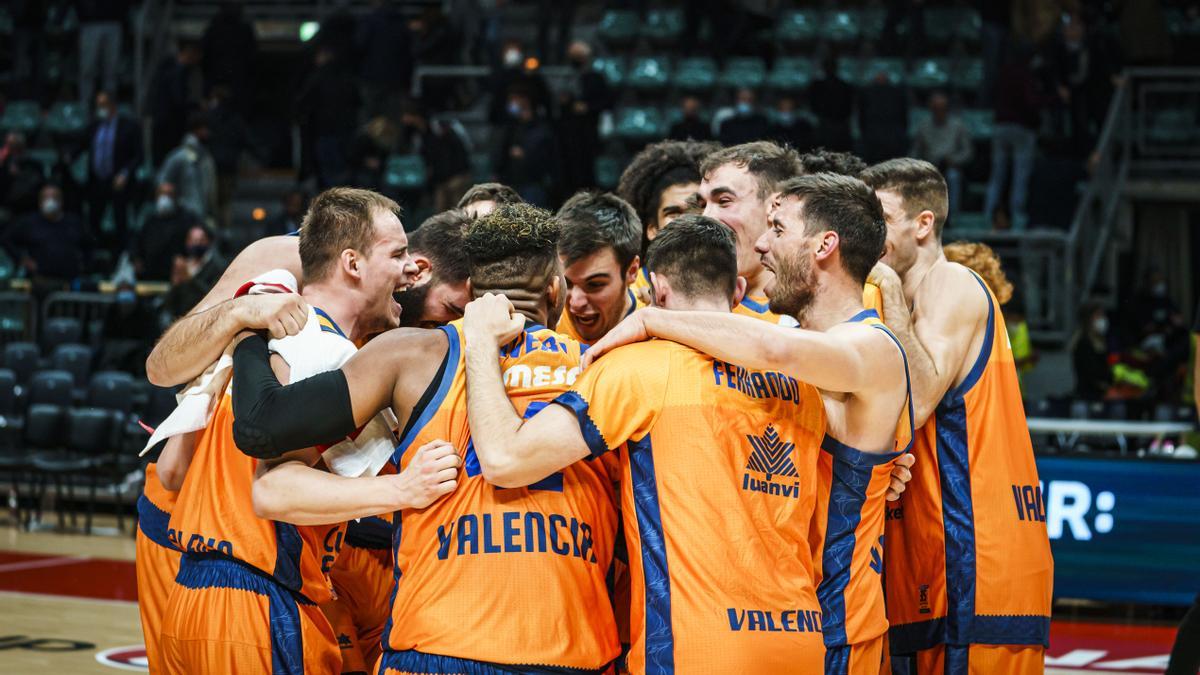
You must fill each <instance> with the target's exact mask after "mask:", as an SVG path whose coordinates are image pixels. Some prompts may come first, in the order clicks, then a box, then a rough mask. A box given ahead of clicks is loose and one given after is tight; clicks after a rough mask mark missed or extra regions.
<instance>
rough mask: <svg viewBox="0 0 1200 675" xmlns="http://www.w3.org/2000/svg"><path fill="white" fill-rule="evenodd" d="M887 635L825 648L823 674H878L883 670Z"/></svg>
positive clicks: (883, 671)
mask: <svg viewBox="0 0 1200 675" xmlns="http://www.w3.org/2000/svg"><path fill="white" fill-rule="evenodd" d="M886 647H887V635H886V634H884V635H880V636H879V637H877V638H875V639H873V640H867V641H866V642H857V643H855V644H852V645H841V646H840V647H826V648H825V675H880V673H885V672H890V671H887V670H884V651H885V649H886Z"/></svg>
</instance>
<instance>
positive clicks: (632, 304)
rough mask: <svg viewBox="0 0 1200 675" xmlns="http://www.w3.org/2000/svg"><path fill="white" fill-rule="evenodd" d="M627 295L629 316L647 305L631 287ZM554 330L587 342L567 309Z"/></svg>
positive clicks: (578, 340) (626, 314)
mask: <svg viewBox="0 0 1200 675" xmlns="http://www.w3.org/2000/svg"><path fill="white" fill-rule="evenodd" d="M638 278H639V279H640V278H641V277H640V276H639V277H638ZM625 297H626V298H628V300H629V310H628V311H627V312H625V316H629V315H630V314H633V313H634V312H636V311H637V310H639V309H641V308H643V307H645V306H646V303H644V302H642V301H641V300H640V299H638V296H637V294H636V293H634V292H633V291H632V290H631V289H628V288H626V289H625ZM622 318H624V317H622ZM554 330H555V332H557V333H560V334H562V335H566V336H567V337H569V338H571V339H572V340H574V341H576V342H580V343H583V344H587V343H585V342H583V338H581V337H579V331H577V330H576V329H575V323H574V322H573V321H571V313H570V312H568V311H567V310H565V309H564V310H563V313H562V316H561V317H559V319H558V325H557V326H555V328H554Z"/></svg>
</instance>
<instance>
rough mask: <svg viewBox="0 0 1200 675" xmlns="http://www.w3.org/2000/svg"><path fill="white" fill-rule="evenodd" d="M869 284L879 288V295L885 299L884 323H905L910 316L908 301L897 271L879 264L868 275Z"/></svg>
mask: <svg viewBox="0 0 1200 675" xmlns="http://www.w3.org/2000/svg"><path fill="white" fill-rule="evenodd" d="M867 283H868V284H873V285H875V286H876V287H877V288H879V295H880V297H882V298H883V320H884V322H886V323H887V324H889V325H892V324H893V323H894V321H903V320H904V319H905V317H906V316H907V315H908V300H906V299H905V298H904V285H903V284H902V283H901V282H900V275H899V274H896V270H894V269H892V268H891V267H889V266H887V265H886V264H884V263H882V262H877V263H875V267H872V268H871V273H870V274H868V275H867ZM901 310H903V311H901Z"/></svg>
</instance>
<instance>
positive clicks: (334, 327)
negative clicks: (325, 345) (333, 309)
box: [313, 307, 350, 340]
mask: <svg viewBox="0 0 1200 675" xmlns="http://www.w3.org/2000/svg"><path fill="white" fill-rule="evenodd" d="M313 311H314V312H316V314H317V316H319V317H321V318H322V319H325V320H326V321H328V322H329V325H328V326H326V325H325V324H321V330H323V331H325V332H326V333H335V334H337V335H340V336H342V337H344V338H346V339H347V340H349V339H350V338H348V337H346V333H345V332H343V331H342V327H341V326H339V325H338V324H337V322H336V321H334V320H333V317H332V316H329V314H328V313H326V312H325V310H323V309H321V308H320V307H313Z"/></svg>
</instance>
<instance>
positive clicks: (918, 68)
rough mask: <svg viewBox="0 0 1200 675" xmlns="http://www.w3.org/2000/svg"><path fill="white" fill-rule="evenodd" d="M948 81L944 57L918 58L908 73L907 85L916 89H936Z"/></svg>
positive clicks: (948, 75) (948, 76)
mask: <svg viewBox="0 0 1200 675" xmlns="http://www.w3.org/2000/svg"><path fill="white" fill-rule="evenodd" d="M949 81H950V74H949V72H947V66H946V60H945V59H920V60H918V61H916V62H915V63H913V66H912V70H911V71H909V73H908V85H909V86H910V87H914V88H916V89H936V88H938V87H944V86H946V83H948V82H949Z"/></svg>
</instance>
